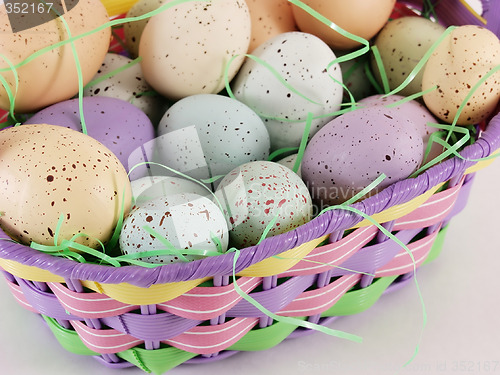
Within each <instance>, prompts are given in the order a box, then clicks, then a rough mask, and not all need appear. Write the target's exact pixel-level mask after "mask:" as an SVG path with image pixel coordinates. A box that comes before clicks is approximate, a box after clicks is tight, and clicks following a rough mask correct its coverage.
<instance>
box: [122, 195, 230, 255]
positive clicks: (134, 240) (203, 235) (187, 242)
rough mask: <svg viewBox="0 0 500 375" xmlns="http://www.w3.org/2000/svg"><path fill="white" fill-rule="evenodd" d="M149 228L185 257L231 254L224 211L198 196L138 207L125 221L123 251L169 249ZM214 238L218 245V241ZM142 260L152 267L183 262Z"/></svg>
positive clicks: (165, 199) (163, 199)
mask: <svg viewBox="0 0 500 375" xmlns="http://www.w3.org/2000/svg"><path fill="white" fill-rule="evenodd" d="M146 226H147V227H149V228H151V229H153V230H154V231H155V232H156V233H158V234H159V235H160V236H162V237H164V238H165V239H167V240H168V242H170V244H172V245H173V246H174V247H175V248H176V249H178V250H180V252H181V253H182V250H183V249H188V250H193V249H195V250H207V251H220V252H224V251H226V250H227V244H228V235H227V224H226V220H225V218H224V215H223V213H222V211H221V210H220V208H219V207H218V206H217V205H216V204H215V203H213V202H212V201H211V200H210V199H208V198H207V197H203V196H201V195H198V194H193V193H179V194H173V195H168V196H164V197H158V198H156V199H152V200H150V201H148V202H144V203H143V204H141V205H139V206H135V207H134V208H133V210H132V211H131V212H130V214H129V215H128V216H127V218H126V219H125V222H124V224H123V228H122V231H121V233H120V248H121V251H122V252H123V253H125V254H135V253H139V252H143V251H152V250H162V249H166V246H165V243H164V242H162V241H161V239H160V238H157V237H155V236H153V235H151V234H150V233H149V232H148V231H147V230H146ZM214 238H216V239H217V240H218V241H217V240H215V241H214ZM217 242H218V243H219V245H220V248H218V246H219V245H218V244H217ZM185 258H186V260H194V259H199V258H200V256H198V255H185ZM140 259H141V260H142V261H145V262H150V263H174V262H178V261H182V258H180V257H178V256H175V255H173V254H172V255H168V254H165V255H155V256H149V257H142V258H140Z"/></svg>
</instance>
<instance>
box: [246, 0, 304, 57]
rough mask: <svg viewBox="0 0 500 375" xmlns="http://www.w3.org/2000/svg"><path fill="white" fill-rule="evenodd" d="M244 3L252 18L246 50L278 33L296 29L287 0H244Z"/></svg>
mask: <svg viewBox="0 0 500 375" xmlns="http://www.w3.org/2000/svg"><path fill="white" fill-rule="evenodd" d="M246 3H247V5H248V9H249V10H250V18H251V20H252V40H251V41H250V46H249V47H248V51H250V52H251V51H253V50H254V49H255V48H256V47H258V46H259V45H261V44H262V43H264V42H265V41H266V40H268V39H270V38H272V37H274V36H276V35H278V34H281V33H286V32H288V31H296V30H297V26H296V25H295V19H294V18H293V13H292V7H291V3H289V2H288V0H273V1H269V0H246Z"/></svg>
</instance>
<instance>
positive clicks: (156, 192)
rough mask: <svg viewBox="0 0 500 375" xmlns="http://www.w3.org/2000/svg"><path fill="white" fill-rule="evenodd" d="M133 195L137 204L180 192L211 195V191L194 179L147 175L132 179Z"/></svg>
mask: <svg viewBox="0 0 500 375" xmlns="http://www.w3.org/2000/svg"><path fill="white" fill-rule="evenodd" d="M130 184H131V186H132V196H133V197H134V201H135V204H136V205H140V204H143V203H144V202H148V201H150V200H153V199H156V198H160V197H166V196H169V195H173V194H178V193H194V194H198V195H201V196H205V195H209V194H210V191H209V190H207V189H206V188H205V187H203V186H202V185H200V184H197V183H196V182H194V181H191V180H188V179H185V178H181V177H171V176H145V177H141V178H139V179H137V180H134V181H132V182H131V183H130Z"/></svg>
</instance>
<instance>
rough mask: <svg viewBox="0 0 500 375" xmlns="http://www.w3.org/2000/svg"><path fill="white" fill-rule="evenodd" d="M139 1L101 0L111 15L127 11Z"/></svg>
mask: <svg viewBox="0 0 500 375" xmlns="http://www.w3.org/2000/svg"><path fill="white" fill-rule="evenodd" d="M137 1H138V0H101V2H102V3H103V4H104V6H105V7H106V10H107V11H108V15H109V16H110V17H111V16H118V15H120V14H125V13H127V12H128V10H129V9H130V8H131V7H132V5H134V4H135V3H137Z"/></svg>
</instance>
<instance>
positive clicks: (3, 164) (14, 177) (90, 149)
mask: <svg viewBox="0 0 500 375" xmlns="http://www.w3.org/2000/svg"><path fill="white" fill-rule="evenodd" d="M0 191H1V195H2V208H1V211H2V215H0V226H1V228H2V229H3V230H4V231H6V233H8V234H9V235H10V236H12V237H13V238H15V239H16V240H18V241H20V242H22V243H24V244H27V245H29V244H30V243H31V242H32V241H34V242H37V243H39V244H43V245H54V236H55V235H56V228H57V224H58V221H59V218H60V216H61V215H62V217H63V221H62V226H61V228H60V232H59V234H58V239H59V243H60V241H62V240H64V239H65V240H69V239H71V238H72V237H73V236H74V235H76V234H78V233H84V234H86V236H82V237H78V239H76V242H79V243H82V244H84V245H87V246H90V247H94V248H99V243H98V241H102V242H103V243H106V242H107V241H108V240H109V239H110V238H111V236H112V234H113V231H114V229H115V227H116V225H117V222H118V219H119V217H120V214H121V212H122V211H123V212H124V214H125V215H126V214H127V213H128V211H129V209H130V205H131V188H130V182H129V179H128V177H127V173H126V171H125V169H124V168H123V166H122V164H121V163H120V161H119V160H118V158H117V157H116V156H115V155H113V153H112V152H111V151H110V150H109V149H107V148H106V147H105V146H103V145H102V144H101V143H99V142H98V141H96V140H95V139H93V138H91V137H89V136H87V135H85V134H82V133H80V132H77V131H74V130H72V129H67V128H65V127H62V126H53V125H47V124H36V125H20V126H17V127H13V128H9V129H5V130H2V131H1V132H0Z"/></svg>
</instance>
